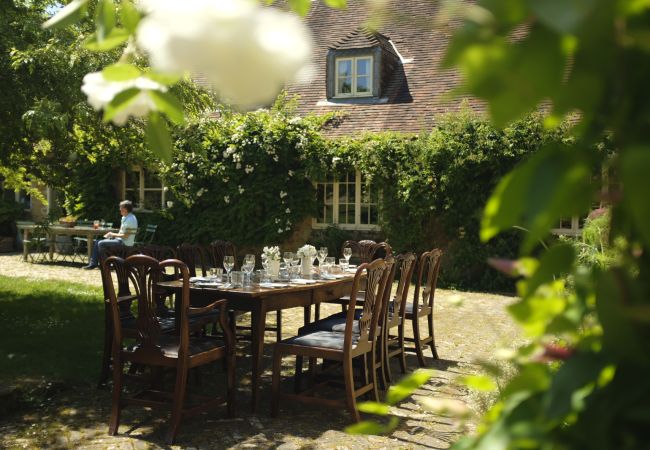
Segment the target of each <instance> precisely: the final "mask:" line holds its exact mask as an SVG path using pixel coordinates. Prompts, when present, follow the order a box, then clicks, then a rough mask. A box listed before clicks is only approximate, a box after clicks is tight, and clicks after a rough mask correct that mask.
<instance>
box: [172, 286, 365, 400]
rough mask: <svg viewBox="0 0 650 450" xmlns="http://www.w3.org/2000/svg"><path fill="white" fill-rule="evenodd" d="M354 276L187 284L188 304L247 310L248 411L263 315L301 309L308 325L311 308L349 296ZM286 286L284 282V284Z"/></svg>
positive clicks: (258, 366)
mask: <svg viewBox="0 0 650 450" xmlns="http://www.w3.org/2000/svg"><path fill="white" fill-rule="evenodd" d="M353 278H354V274H351V273H350V274H345V275H344V276H343V278H340V279H336V280H318V281H317V282H316V283H313V284H293V283H291V284H289V286H288V287H282V288H261V287H258V286H252V287H248V288H238V289H224V288H223V287H205V286H200V285H197V284H194V283H190V304H192V305H205V304H208V303H211V302H213V301H215V300H217V299H221V298H225V299H227V300H228V308H229V309H234V310H237V311H249V312H250V313H251V315H252V324H251V334H252V336H251V341H252V368H251V377H252V401H251V409H252V411H253V412H257V410H258V408H259V403H260V380H261V376H262V372H263V361H262V357H263V355H264V330H265V329H266V313H268V312H271V311H278V310H282V309H287V308H295V307H303V308H304V321H305V324H308V323H309V322H310V315H311V305H316V304H318V303H321V302H327V301H330V300H335V299H337V298H341V297H342V296H344V295H349V294H350V290H351V288H352V281H353ZM287 283H288V282H287ZM159 286H161V287H164V288H166V289H169V290H170V291H174V292H180V290H181V288H182V282H181V281H163V282H160V283H159Z"/></svg>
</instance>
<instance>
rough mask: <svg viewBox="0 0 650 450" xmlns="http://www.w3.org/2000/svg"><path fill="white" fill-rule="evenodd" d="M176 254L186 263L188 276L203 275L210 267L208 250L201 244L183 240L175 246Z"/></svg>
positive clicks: (210, 261) (210, 259)
mask: <svg viewBox="0 0 650 450" xmlns="http://www.w3.org/2000/svg"><path fill="white" fill-rule="evenodd" d="M176 256H177V257H178V259H179V260H181V261H183V262H184V263H185V264H186V265H187V267H188V270H189V273H190V277H197V276H198V277H205V276H207V275H208V269H209V268H210V267H212V258H211V256H210V252H209V251H208V249H207V248H206V247H204V246H202V245H198V244H190V243H188V242H184V243H182V244H181V245H179V246H178V247H177V248H176Z"/></svg>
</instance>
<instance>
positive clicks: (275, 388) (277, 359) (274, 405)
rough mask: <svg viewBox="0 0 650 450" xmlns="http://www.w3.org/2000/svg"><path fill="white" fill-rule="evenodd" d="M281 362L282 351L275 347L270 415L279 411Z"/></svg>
mask: <svg viewBox="0 0 650 450" xmlns="http://www.w3.org/2000/svg"><path fill="white" fill-rule="evenodd" d="M301 359H302V358H301ZM281 362H282V353H281V352H279V351H278V350H277V349H276V350H275V351H274V352H273V382H272V385H271V417H278V413H279V411H280V363H281ZM296 364H297V363H296Z"/></svg>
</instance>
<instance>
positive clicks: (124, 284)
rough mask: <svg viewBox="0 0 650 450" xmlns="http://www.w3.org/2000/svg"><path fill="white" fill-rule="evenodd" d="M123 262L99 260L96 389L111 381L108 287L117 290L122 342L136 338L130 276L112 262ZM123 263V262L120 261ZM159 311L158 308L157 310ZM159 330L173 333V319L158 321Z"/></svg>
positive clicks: (105, 256)
mask: <svg viewBox="0 0 650 450" xmlns="http://www.w3.org/2000/svg"><path fill="white" fill-rule="evenodd" d="M111 256H112V257H113V258H116V257H118V258H122V257H121V256H116V255H106V254H104V257H103V258H102V259H101V260H100V273H101V279H102V290H103V293H104V345H103V354H102V362H101V370H100V374H99V382H98V387H100V388H101V387H103V386H105V385H106V382H107V381H108V379H109V377H110V369H111V363H112V359H111V358H112V353H113V351H112V346H113V329H114V327H113V317H114V316H113V314H112V312H111V303H110V292H111V289H110V288H109V285H112V288H113V291H115V289H117V294H116V295H117V298H118V299H119V320H120V326H121V329H122V336H123V337H124V338H135V337H136V335H137V327H136V324H135V320H136V318H135V316H134V314H133V312H132V311H131V304H132V303H133V301H135V300H136V296H135V295H133V294H132V292H131V288H130V283H129V274H128V272H127V271H126V270H124V266H123V265H117V264H115V263H114V262H113V261H114V259H109V258H111ZM122 259H124V258H122ZM159 310H160V308H159ZM158 322H159V323H160V328H161V331H162V332H163V333H173V332H174V330H175V327H176V322H175V319H174V317H170V316H169V315H168V314H164V315H163V317H160V315H159V317H158Z"/></svg>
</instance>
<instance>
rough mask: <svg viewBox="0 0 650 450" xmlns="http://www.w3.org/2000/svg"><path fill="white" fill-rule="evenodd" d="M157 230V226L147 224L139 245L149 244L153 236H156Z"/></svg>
mask: <svg viewBox="0 0 650 450" xmlns="http://www.w3.org/2000/svg"><path fill="white" fill-rule="evenodd" d="M157 229H158V225H154V224H152V223H149V224H147V226H146V227H145V228H144V235H143V236H142V240H141V241H140V243H142V244H151V242H152V241H153V238H154V236H155V235H156V230H157Z"/></svg>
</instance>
